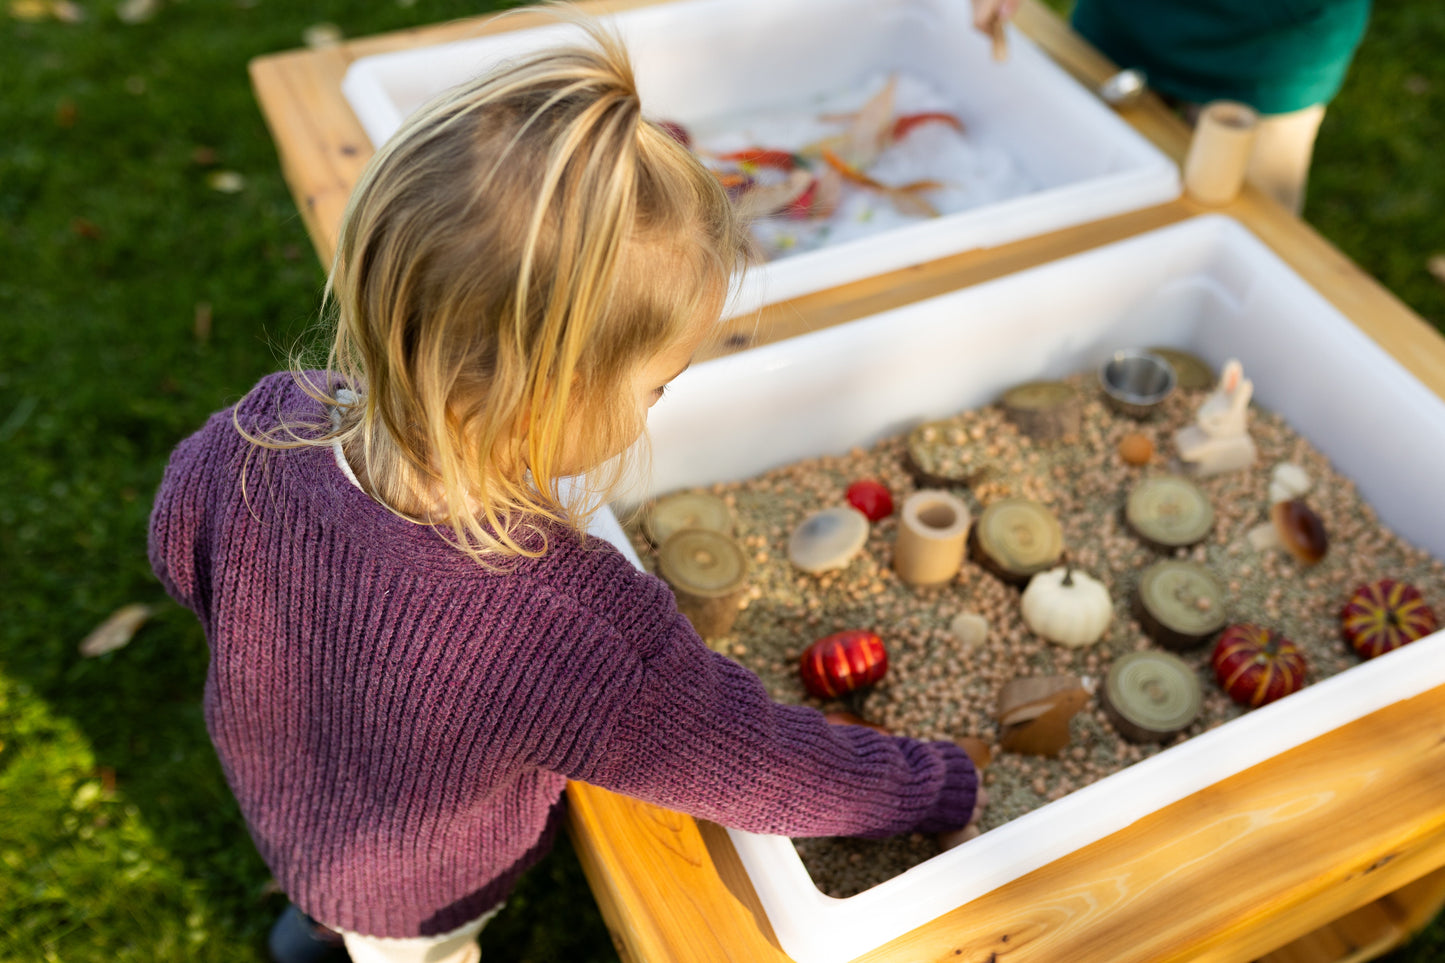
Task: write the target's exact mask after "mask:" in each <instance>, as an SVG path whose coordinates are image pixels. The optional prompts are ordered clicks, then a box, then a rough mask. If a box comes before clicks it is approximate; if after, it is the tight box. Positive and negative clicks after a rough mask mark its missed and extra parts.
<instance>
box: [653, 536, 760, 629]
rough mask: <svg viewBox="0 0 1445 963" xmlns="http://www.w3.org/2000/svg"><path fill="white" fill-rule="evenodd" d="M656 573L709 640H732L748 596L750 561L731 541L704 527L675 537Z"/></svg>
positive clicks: (661, 556) (667, 543) (663, 550)
mask: <svg viewBox="0 0 1445 963" xmlns="http://www.w3.org/2000/svg"><path fill="white" fill-rule="evenodd" d="M657 574H658V575H659V576H661V577H662V579H663V581H665V582H667V584H668V585H669V586H671V587H672V594H673V595H674V596H676V597H677V608H678V611H680V612H682V614H683V615H685V616H687V618H688V621H690V622H691V623H692V626H693V628H695V629H697V634H698V635H700V636H702V637H703V638H704V639H715V638H717V637H719V636H723V635H727V634H728V632H729V631H731V629H732V627H733V622H735V621H736V620H737V617H738V602H740V601H741V600H742V597H743V593H744V592H746V591H747V587H748V584H747V574H748V573H747V558H746V557H745V556H744V555H743V550H742V547H741V546H739V545H738V543H737V542H735V541H734V540H733V539H732V537H731V536H728V535H724V534H723V533H722V532H714V531H710V530H708V529H705V528H684V529H682V530H680V531H677V532H674V533H673V534H672V535H671V536H669V537H668V539H667V541H665V542H663V543H662V547H661V548H660V549H658V552H657Z"/></svg>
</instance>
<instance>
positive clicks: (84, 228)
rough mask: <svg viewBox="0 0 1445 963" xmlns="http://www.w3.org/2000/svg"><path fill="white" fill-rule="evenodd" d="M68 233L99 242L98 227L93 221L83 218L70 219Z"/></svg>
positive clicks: (99, 233) (99, 232)
mask: <svg viewBox="0 0 1445 963" xmlns="http://www.w3.org/2000/svg"><path fill="white" fill-rule="evenodd" d="M70 231H71V233H72V234H74V235H75V236H76V237H83V238H85V239H87V240H90V241H98V240H100V235H101V231H100V227H99V226H97V225H96V223H95V222H94V221H91V220H87V219H86V218H83V217H72V218H71V219H70Z"/></svg>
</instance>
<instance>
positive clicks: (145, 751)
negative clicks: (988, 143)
mask: <svg viewBox="0 0 1445 963" xmlns="http://www.w3.org/2000/svg"><path fill="white" fill-rule="evenodd" d="M959 2H964V0H959ZM491 8H492V5H487V4H485V3H483V4H479V3H476V2H472V3H463V2H456V0H411V2H407V0H370V2H361V0H331V2H291V3H280V2H277V0H153V2H144V0H124V2H111V0H104V2H86V0H75V2H58V3H57V2H51V0H0V51H3V53H0V131H3V135H0V316H3V319H4V320H3V323H0V492H3V495H0V606H3V609H0V610H3V613H4V618H3V619H0V861H3V865H0V960H4V961H30V960H48V961H49V960H53V961H61V960H63V961H66V963H85V961H100V960H106V961H136V963H140V961H146V963H152V961H156V963H162V961H166V963H168V961H210V960H215V961H256V960H261V959H263V958H264V954H263V952H262V949H261V945H262V941H263V938H264V933H265V930H266V928H267V926H268V925H269V923H270V921H271V919H272V918H273V917H274V915H275V914H276V913H277V912H278V911H279V910H280V908H281V907H282V906H283V905H284V902H285V900H284V897H283V896H281V895H279V894H278V893H276V892H275V891H274V888H273V887H272V885H271V883H270V879H269V875H268V873H267V871H266V869H265V867H264V866H263V865H262V864H261V862H260V860H259V859H258V858H257V856H256V854H255V851H254V849H253V848H252V846H251V844H250V842H249V840H248V838H247V836H246V832H245V828H244V826H243V825H242V823H241V821H240V819H239V816H238V813H237V810H236V806H235V804H234V802H233V801H232V799H231V797H230V794H229V792H228V791H227V789H226V786H225V783H224V781H223V779H222V778H221V774H220V770H219V767H218V766H217V764H216V761H215V758H214V756H213V754H212V752H211V749H210V746H209V743H208V742H207V740H206V736H205V731H204V728H203V725H202V720H201V711H200V691H201V686H202V681H203V679H204V672H205V657H206V655H205V642H204V639H203V638H202V636H201V633H200V630H199V628H198V626H197V624H196V621H195V619H194V618H193V617H192V616H191V615H190V614H189V613H187V612H185V611H183V610H181V609H180V608H178V607H176V606H175V605H173V604H171V603H170V602H169V601H168V600H167V599H166V598H165V595H164V593H163V592H162V591H161V589H160V587H159V585H158V584H157V583H156V581H155V580H154V578H153V577H152V576H151V574H150V571H149V568H148V566H147V564H146V560H145V528H146V518H147V514H148V511H149V508H150V500H151V497H152V495H153V493H154V490H155V486H156V483H157V481H158V479H159V477H160V473H161V469H162V467H163V466H164V464H165V460H166V457H167V455H168V453H169V451H170V449H171V448H172V447H173V446H174V445H175V443H176V442H177V441H178V440H179V439H180V438H182V437H183V436H184V435H185V434H187V433H189V432H190V431H191V430H193V429H194V428H195V427H197V426H198V425H199V424H200V422H201V421H202V420H203V418H204V417H205V416H206V415H207V414H208V413H209V412H211V411H213V410H215V409H217V408H220V407H223V406H224V405H226V404H228V403H230V402H231V401H234V400H235V399H236V398H237V397H239V396H240V395H241V394H242V393H243V392H244V391H245V390H246V389H247V388H248V387H249V386H250V385H251V384H252V383H253V382H254V381H255V379H256V378H257V377H259V376H260V375H261V374H263V373H265V372H267V371H270V370H273V369H274V368H276V367H277V366H278V365H279V364H280V362H281V359H282V358H283V357H284V355H285V354H286V352H287V351H288V350H289V348H290V347H291V346H292V345H293V344H295V343H296V342H297V340H298V339H302V338H305V337H306V336H307V335H308V334H309V333H310V332H311V331H312V330H313V326H314V323H315V317H316V308H317V304H318V298H319V293H320V289H321V285H322V283H323V275H322V271H321V268H320V266H319V265H318V264H317V262H316V259H315V256H314V254H313V253H312V250H311V247H310V244H309V242H308V240H307V237H306V235H305V232H304V230H303V228H302V225H301V222H300V220H299V218H298V217H297V215H296V211H295V207H294V204H293V202H292V200H291V198H290V196H289V195H288V194H287V192H286V188H285V185H284V184H283V182H282V179H281V175H280V170H279V166H278V164H277V161H276V155H275V150H274V147H273V145H272V143H271V140H270V138H269V136H268V134H267V131H266V129H265V127H264V125H263V123H262V120H261V117H260V115H259V113H258V111H257V108H256V105H255V102H254V99H253V97H252V94H251V91H250V88H249V86H248V84H247V78H246V63H247V61H248V60H249V59H250V58H252V57H254V56H257V55H259V54H263V53H268V52H272V51H277V50H283V49H287V48H292V47H296V46H299V45H301V44H302V43H303V37H304V35H305V34H306V31H307V29H308V28H310V27H313V26H314V25H316V24H322V23H330V24H335V25H338V26H339V28H340V29H341V30H342V31H343V32H344V33H345V34H346V35H349V36H360V35H365V34H372V33H378V32H382V31H386V30H392V29H397V28H401V27H406V26H411V25H416V24H421V23H429V22H435V21H438V20H443V19H448V18H454V17H460V16H466V15H470V14H474V13H477V12H479V11H480V10H483V9H491ZM1441 50H1445V5H1441V4H1440V3H1438V0H1392V2H1390V3H1387V4H1382V5H1381V6H1380V9H1379V10H1377V12H1376V15H1375V18H1374V21H1373V23H1372V25H1371V30H1370V34H1369V37H1368V39H1367V42H1366V44H1365V46H1364V48H1363V49H1362V51H1361V53H1360V56H1359V58H1358V59H1357V61H1356V64H1355V68H1354V70H1353V72H1352V74H1351V77H1350V80H1349V83H1348V85H1347V87H1346V89H1345V90H1344V92H1343V93H1342V94H1341V95H1340V97H1339V98H1338V100H1337V101H1336V102H1335V105H1334V107H1333V108H1332V109H1331V111H1330V114H1329V116H1328V117H1327V119H1326V122H1325V127H1324V130H1323V132H1322V135H1321V141H1320V148H1319V154H1318V160H1317V163H1316V167H1315V176H1314V182H1313V187H1312V191H1311V196H1310V201H1309V204H1308V207H1307V209H1306V217H1307V219H1308V220H1310V221H1311V222H1312V223H1314V224H1315V225H1316V226H1317V227H1319V229H1320V230H1321V231H1322V232H1323V233H1324V234H1325V235H1326V236H1328V237H1329V238H1330V239H1331V240H1333V241H1334V242H1335V243H1336V244H1338V245H1339V246H1340V247H1341V248H1342V249H1343V250H1344V251H1345V252H1346V253H1348V254H1349V255H1350V256H1351V257H1352V258H1354V259H1355V260H1356V261H1357V262H1358V263H1360V264H1361V265H1362V266H1363V267H1364V268H1365V269H1366V270H1367V271H1369V272H1370V273H1371V274H1373V275H1374V276H1375V277H1377V278H1379V279H1380V280H1381V281H1382V282H1383V283H1384V284H1385V285H1386V286H1387V287H1388V288H1390V289H1391V290H1392V291H1394V292H1395V293H1396V294H1397V295H1399V296H1400V297H1401V298H1402V299H1403V300H1404V301H1405V302H1406V303H1408V304H1409V305H1410V306H1411V307H1413V308H1414V309H1415V310H1416V311H1417V312H1419V313H1420V314H1421V315H1423V316H1424V317H1425V318H1427V319H1428V320H1429V321H1430V322H1431V323H1432V324H1434V325H1435V326H1436V327H1439V328H1442V329H1445V286H1442V285H1441V284H1440V283H1439V282H1438V281H1436V280H1435V279H1434V278H1432V277H1431V276H1430V274H1429V273H1428V271H1427V270H1426V262H1427V260H1428V258H1429V257H1430V255H1432V254H1445V235H1442V233H1441V231H1440V229H1439V223H1440V219H1441V216H1442V214H1445V165H1442V164H1441V163H1440V159H1439V155H1438V146H1439V145H1440V144H1441V143H1445V136H1442V135H1445V131H1442V125H1445V70H1442V67H1441V60H1440V58H1439V51H1441ZM137 602H138V603H146V604H150V605H153V606H155V613H154V615H153V617H152V618H151V619H150V621H149V622H147V623H146V624H145V625H144V626H143V627H142V628H141V630H140V631H139V632H138V633H137V635H136V637H135V639H134V641H133V642H131V644H130V645H129V646H127V647H125V648H123V649H121V650H119V651H115V652H112V653H109V654H106V655H102V656H99V657H97V658H82V657H80V656H79V655H78V654H77V648H76V647H77V644H78V643H79V642H80V640H81V639H82V638H84V637H85V636H86V634H87V633H88V632H89V631H90V630H91V628H93V627H94V626H95V625H96V624H97V623H99V622H100V621H101V620H103V619H104V618H105V617H106V616H107V615H108V614H110V613H111V612H112V611H114V610H115V609H117V608H118V607H120V606H122V605H126V604H129V603H137ZM484 949H485V951H486V956H487V958H488V959H489V960H496V961H510V960H518V961H520V960H533V961H539V963H540V961H548V963H550V961H560V960H566V961H589V960H615V959H616V957H615V954H614V953H613V951H612V949H611V947H610V944H609V941H608V937H607V934H606V930H605V928H604V927H603V925H602V923H601V921H600V918H599V917H598V914H597V910H596V907H595V904H594V903H593V901H592V898H591V896H590V894H589V892H588V891H587V889H586V885H585V882H584V881H583V880H582V877H581V873H580V870H579V869H578V868H577V864H576V859H575V857H574V856H573V854H572V853H571V851H570V849H569V848H568V847H567V846H566V845H565V843H564V844H563V845H562V846H561V847H560V848H559V849H558V850H557V852H556V853H555V854H554V855H553V856H552V857H550V858H549V859H548V860H547V861H546V862H544V863H543V864H541V865H540V866H539V867H538V868H536V869H535V870H533V871H532V872H531V873H530V874H529V875H528V877H527V878H526V880H525V881H524V883H523V884H522V887H521V888H520V889H519V890H518V892H517V893H516V895H515V896H514V898H513V899H512V901H511V903H510V905H509V907H508V909H507V910H506V911H505V912H504V914H503V915H502V916H501V917H499V919H498V920H497V921H496V922H494V923H493V924H492V926H491V927H490V928H489V930H488V931H487V933H486V934H485V937H484ZM1442 955H1445V928H1442V927H1440V926H1439V924H1437V926H1436V928H1435V929H1433V930H1432V931H1430V932H1429V933H1427V934H1426V935H1425V936H1423V937H1422V938H1421V939H1419V940H1417V941H1416V943H1415V944H1414V945H1412V946H1411V947H1409V948H1407V949H1405V950H1402V951H1400V952H1399V953H1398V954H1396V955H1395V956H1393V957H1392V959H1393V960H1395V961H1397V963H1403V961H1411V963H1423V961H1427V960H1438V959H1440V958H1441V957H1442Z"/></svg>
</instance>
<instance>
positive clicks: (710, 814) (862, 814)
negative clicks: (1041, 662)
mask: <svg viewBox="0 0 1445 963" xmlns="http://www.w3.org/2000/svg"><path fill="white" fill-rule="evenodd" d="M638 581H639V583H640V584H636V585H634V591H638V592H639V594H640V595H650V596H651V597H650V598H641V599H638V600H637V602H636V604H633V605H629V606H628V608H627V618H626V622H627V623H629V624H628V625H627V626H626V629H627V634H628V635H631V634H633V633H646V634H648V635H650V641H651V643H652V644H643V645H635V644H629V643H628V641H627V640H625V639H615V640H614V644H615V645H616V646H617V651H619V652H626V653H628V654H629V655H628V657H625V658H622V659H621V661H620V662H619V664H618V665H617V666H616V669H617V671H616V672H615V673H610V674H611V676H612V678H611V679H610V680H609V682H608V683H607V684H608V685H609V687H610V688H611V689H612V691H613V693H614V694H615V695H617V696H618V697H619V699H618V701H617V702H615V703H614V705H615V706H616V708H615V711H607V710H602V711H603V712H604V714H605V715H606V716H607V717H608V721H607V731H606V733H605V735H603V736H602V737H601V738H600V739H599V740H598V744H597V745H596V746H595V747H594V749H593V751H591V752H588V753H585V754H580V758H579V757H578V756H576V755H574V756H573V758H574V759H575V760H576V762H575V764H574V765H573V766H572V767H571V771H566V772H565V773H564V774H565V775H567V776H569V777H570V778H573V779H580V780H583V781H585V782H590V783H593V784H596V785H599V786H602V787H604V788H607V789H611V790H614V791H617V792H621V793H625V794H627V795H630V796H635V797H637V798H639V799H643V800H645V801H647V802H651V803H655V804H657V805H660V806H664V807H667V808H669V809H676V810H680V811H683V812H688V813H691V814H693V815H696V816H701V817H703V818H706V819H710V820H713V821H714V822H718V823H721V824H723V825H727V826H733V827H736V828H739V829H745V830H750V831H753V832H761V833H777V834H784V835H792V836H835V835H836V836H843V835H851V836H888V835H893V834H897V833H903V832H910V831H916V832H941V831H945V830H952V829H958V828H960V827H962V826H964V825H965V824H966V823H967V822H968V821H969V818H970V816H971V815H972V813H973V810H974V803H975V799H976V793H977V788H978V778H977V774H976V772H975V770H974V767H973V764H972V762H971V761H970V760H969V758H968V756H967V755H966V754H965V753H964V752H963V751H962V750H961V749H959V748H958V747H957V746H954V745H953V744H952V743H944V742H920V741H918V740H914V739H908V738H903V737H894V736H887V735H884V734H882V733H880V732H876V731H874V730H872V729H867V728H864V727H861V726H839V725H832V724H830V723H828V722H827V721H826V720H825V719H824V718H823V715H822V713H820V712H818V711H817V710H816V709H812V708H809V707H806V706H788V705H781V704H778V703H775V702H773V701H772V700H771V699H770V698H769V696H768V694H767V692H766V691H765V690H764V688H763V685H762V683H761V682H760V681H759V679H758V678H757V676H755V675H754V674H753V673H751V672H749V671H748V670H747V669H745V668H743V667H742V666H740V665H738V664H737V663H735V662H733V661H731V660H730V659H727V658H725V657H723V656H721V655H718V654H717V653H715V652H712V651H711V650H709V649H708V648H707V647H706V646H705V645H704V644H703V642H702V640H701V639H699V638H698V637H697V634H696V633H695V632H694V631H693V629H692V626H691V625H690V624H689V623H688V622H687V620H686V619H685V618H684V617H683V616H682V615H680V614H678V612H677V610H676V608H675V606H674V605H673V604H672V598H671V594H670V593H669V592H668V590H667V589H666V587H665V586H663V585H662V583H660V582H658V581H657V580H655V579H651V578H650V577H646V576H640V577H639V580H638ZM644 586H645V588H644ZM639 590H641V591H639ZM646 615H653V616H655V617H653V618H647V617H646ZM607 701H609V702H611V701H612V700H607ZM598 708H600V706H599V707H598ZM569 755H571V754H569Z"/></svg>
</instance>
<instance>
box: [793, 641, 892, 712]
mask: <svg viewBox="0 0 1445 963" xmlns="http://www.w3.org/2000/svg"><path fill="white" fill-rule="evenodd" d="M798 671H799V672H800V673H801V674H802V676H803V687H804V688H806V689H807V690H808V691H809V692H810V693H812V694H813V695H815V696H817V697H818V698H819V699H836V698H837V697H838V696H841V695H846V694H847V693H849V692H853V691H854V690H856V689H861V688H863V687H864V686H870V685H872V684H873V683H875V682H877V681H878V680H879V679H881V678H883V675H884V673H886V672H887V671H888V650H887V649H885V648H884V647H883V640H882V639H880V638H879V637H878V636H877V634H876V633H873V632H869V631H868V630H867V629H850V630H848V631H847V632H838V633H835V634H834V635H830V636H827V637H826V638H822V639H819V640H818V641H816V642H814V643H813V644H812V645H810V646H808V648H807V650H806V651H804V652H803V659H802V662H801V663H800V664H799V666H798Z"/></svg>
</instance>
